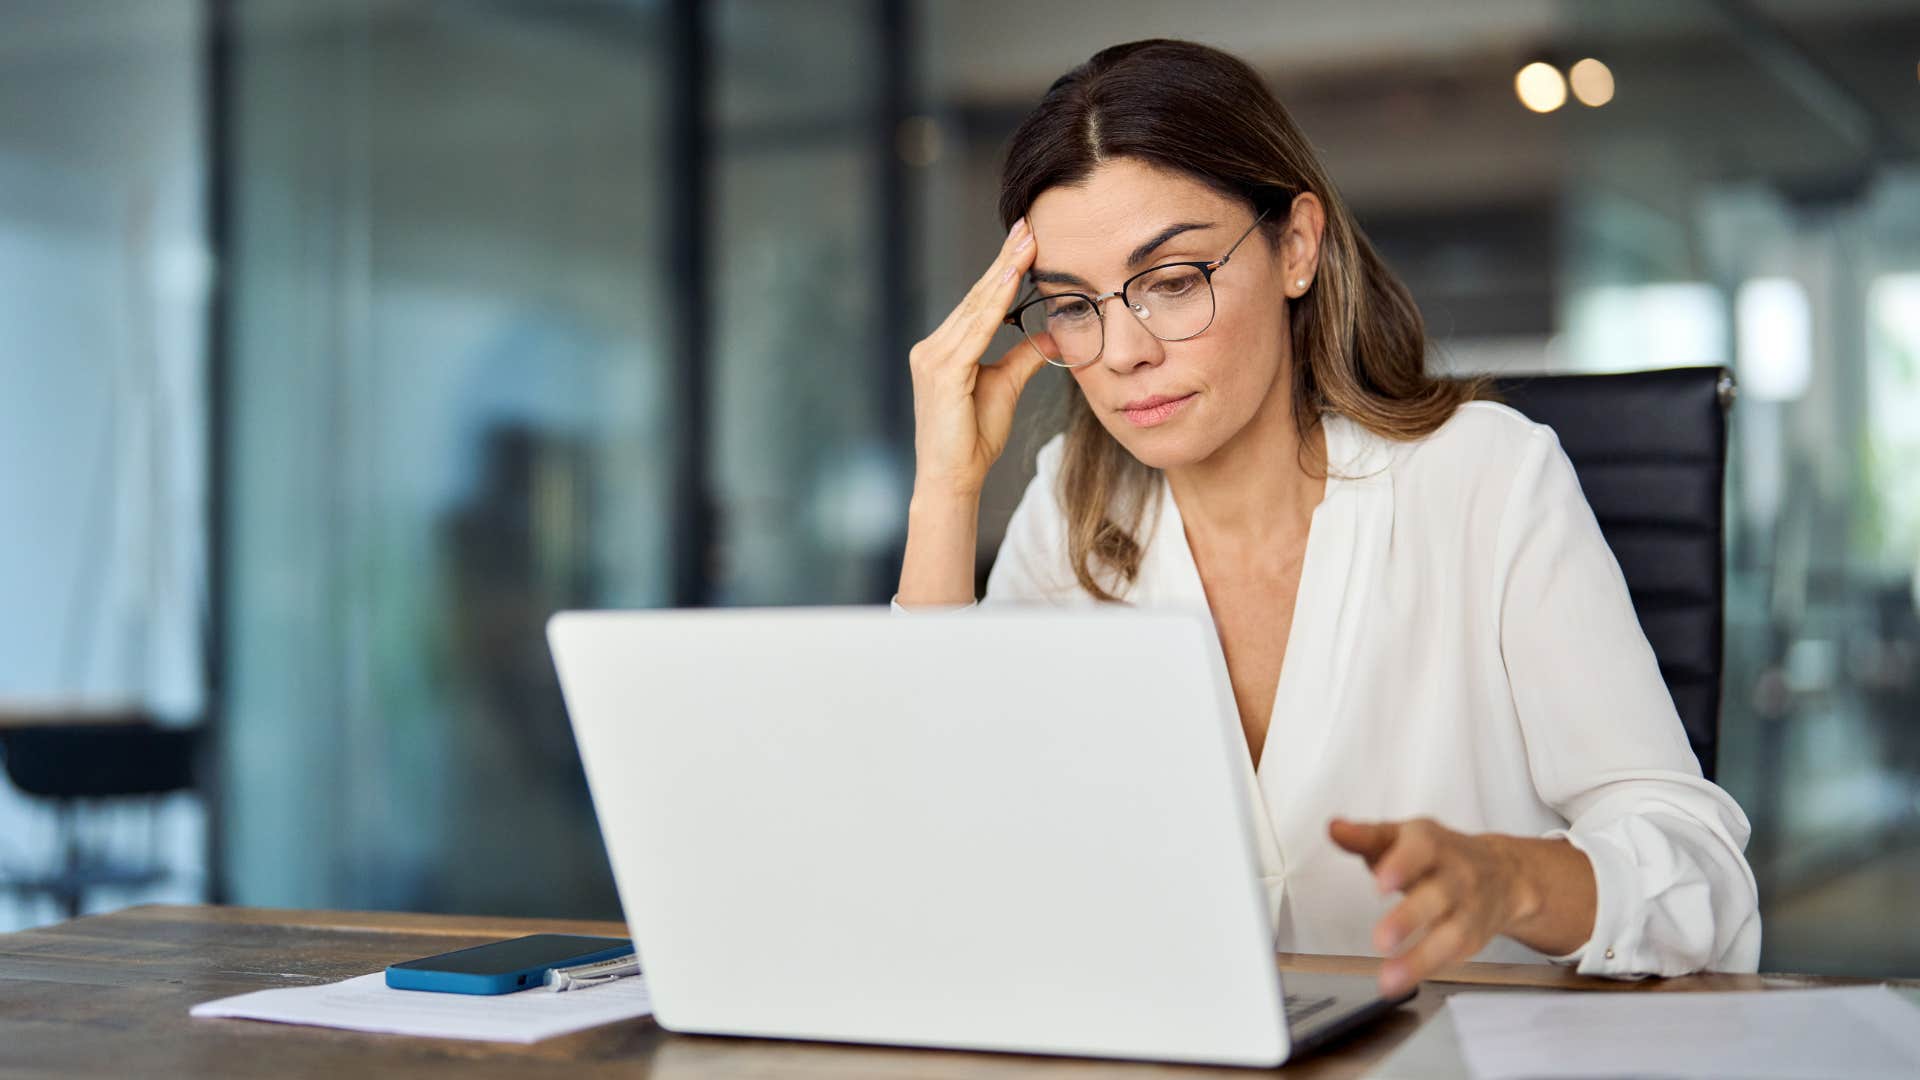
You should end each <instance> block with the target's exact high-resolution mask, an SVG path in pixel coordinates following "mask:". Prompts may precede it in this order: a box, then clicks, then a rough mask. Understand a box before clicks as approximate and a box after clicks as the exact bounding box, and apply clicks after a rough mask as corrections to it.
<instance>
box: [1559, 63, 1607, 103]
mask: <svg viewBox="0 0 1920 1080" xmlns="http://www.w3.org/2000/svg"><path fill="white" fill-rule="evenodd" d="M1567 81H1568V82H1569V83H1572V84H1573V96H1574V97H1577V98H1579V99H1580V104H1582V105H1591V106H1592V107H1594V108H1596V109H1597V108H1599V107H1600V106H1602V105H1605V104H1606V103H1607V102H1609V101H1612V100H1613V71H1612V70H1611V69H1609V68H1608V67H1607V65H1605V64H1603V63H1601V62H1600V61H1598V60H1595V59H1594V58H1593V57H1591V56H1589V57H1587V58H1586V59H1585V60H1582V61H1580V62H1579V63H1577V64H1575V65H1573V68H1572V69H1571V70H1569V71H1568V72H1567Z"/></svg>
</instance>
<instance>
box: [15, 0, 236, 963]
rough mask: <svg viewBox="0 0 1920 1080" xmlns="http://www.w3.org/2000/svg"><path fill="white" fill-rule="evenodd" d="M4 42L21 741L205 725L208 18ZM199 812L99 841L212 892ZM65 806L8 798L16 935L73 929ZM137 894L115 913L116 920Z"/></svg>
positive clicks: (126, 814) (107, 903) (187, 808)
mask: <svg viewBox="0 0 1920 1080" xmlns="http://www.w3.org/2000/svg"><path fill="white" fill-rule="evenodd" d="M4 24H5V32H4V33H0V727H4V726H6V725H11V724H18V725H29V724H43V723H47V722H50V721H51V720H57V719H59V718H68V719H71V718H74V717H81V718H85V717H89V716H100V715H108V714H111V715H115V716H131V715H138V716H143V717H146V718H148V719H150V720H152V721H154V722H157V723H161V724H166V725H191V724H193V723H195V722H196V721H197V720H198V719H199V718H200V717H201V715H202V712H203V710H204V707H205V704H206V694H205V681H204V679H205V657H204V655H203V652H202V641H203V636H202V630H203V626H204V622H205V615H206V573H205V567H206V551H207V523H206V513H207V506H206V500H207V483H206V477H207V440H206V437H205V436H206V428H205V412H206V400H205V393H204V390H205V379H206V375H205V372H206V368H205V341H206V320H207V306H206V305H207V295H208V284H209V276H210V275H209V263H208V256H207V248H206V235H205V220H204V213H203V204H204V192H205V185H206V172H205V168H204V146H205V142H204V138H205V136H204V131H203V127H202V124H201V110H200V99H201V68H200V64H199V57H200V38H201V26H202V23H201V19H200V10H199V6H198V4H197V3H195V2H194V0H154V2H153V3H144V4H140V5H128V4H124V3H119V2H117V0H21V2H18V3H12V4H9V5H8V6H7V8H6V11H5V13H4ZM202 821H203V819H202V813H201V806H200V803H199V800H197V799H195V798H192V797H190V796H181V797H178V798H173V799H169V800H167V801H165V802H164V803H163V804H162V805H160V806H158V807H156V808H149V807H145V806H136V807H124V806H122V807H114V806H100V807H90V808H88V809H87V811H86V812H85V813H83V814H81V815H79V820H78V821H77V823H76V829H77V833H76V836H77V838H78V839H79V841H80V842H81V843H83V844H84V845H85V846H86V847H87V848H88V849H89V850H91V851H93V852H94V853H95V854H97V855H103V856H106V857H109V858H113V859H117V860H126V859H135V860H140V861H145V860H146V859H148V858H150V857H157V858H159V859H160V860H162V861H163V862H164V863H165V864H167V865H168V866H170V868H171V873H170V875H169V877H168V878H167V879H166V880H165V881H163V882H162V883H161V885H160V886H159V888H158V889H157V890H148V891H147V893H146V894H145V895H148V896H157V897H172V898H191V897H195V896H198V895H200V893H201V890H202V888H203V885H204V874H205V844H204V828H203V824H202ZM57 822H58V819H57V815H56V809H55V806H54V804H52V803H51V802H49V801H47V800H44V799H28V798H27V797H25V796H23V795H21V794H20V793H19V792H18V791H17V790H16V789H15V788H14V787H13V786H12V785H10V784H7V783H4V782H0V929H4V928H7V927H10V926H13V925H19V924H22V923H27V922H37V921H42V920H44V919H48V918H52V917H54V916H55V915H56V914H57V910H58V909H57V908H55V907H54V906H53V904H52V902H51V898H50V896H49V895H48V894H47V893H46V892H44V891H34V892H16V891H15V888H14V886H15V885H16V884H17V883H19V882H20V881H22V880H23V879H40V880H44V879H45V878H46V877H47V876H48V875H49V874H51V873H53V872H54V871H55V870H56V869H57V867H58V865H59V861H60V858H61V843H62V841H61V835H60V833H59V831H58V825H57ZM130 898H131V897H130V894H128V893H127V892H126V891H125V890H123V889H108V890H101V891H99V892H97V893H96V894H94V895H91V896H90V897H89V898H88V899H87V904H88V906H89V907H92V908H100V907H117V906H119V905H121V904H123V903H125V902H127V901H128V900H129V899H130Z"/></svg>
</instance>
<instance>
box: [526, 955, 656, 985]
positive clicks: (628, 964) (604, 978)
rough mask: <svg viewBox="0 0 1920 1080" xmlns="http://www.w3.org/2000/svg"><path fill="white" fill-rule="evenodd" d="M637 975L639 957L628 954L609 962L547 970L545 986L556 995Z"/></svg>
mask: <svg viewBox="0 0 1920 1080" xmlns="http://www.w3.org/2000/svg"><path fill="white" fill-rule="evenodd" d="M638 974H640V957H639V955H638V954H637V953H628V954H627V955H625V956H616V957H614V958H613V959H611V960H596V961H594V962H593V963H590V964H575V965H574V966H572V967H563V968H561V967H557V968H548V969H547V980H546V985H547V989H548V990H551V991H553V992H554V993H556V994H557V993H560V992H561V991H563V990H581V989H584V988H586V987H589V986H599V985H600V984H602V983H609V982H612V981H613V980H615V979H621V978H625V977H626V976H628V975H638Z"/></svg>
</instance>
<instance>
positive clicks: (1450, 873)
mask: <svg viewBox="0 0 1920 1080" xmlns="http://www.w3.org/2000/svg"><path fill="white" fill-rule="evenodd" d="M1328 832H1329V834H1330V835H1331V836H1332V837H1333V842H1334V843H1336V844H1338V845H1340V846H1341V847H1343V848H1345V849H1346V850H1348V851H1351V852H1353V853H1354V854H1355V855H1358V856H1360V857H1361V858H1363V859H1365V860H1367V866H1368V868H1370V869H1371V870H1372V871H1373V878H1374V881H1375V883H1376V884H1377V885H1378V886H1379V888H1380V892H1381V893H1382V894H1386V893H1390V892H1400V893H1402V894H1404V895H1403V896H1402V898H1401V900H1400V903H1399V904H1397V905H1395V907H1394V908H1393V910H1392V911H1389V912H1387V914H1386V917H1385V918H1382V919H1381V920H1380V922H1379V923H1378V924H1377V925H1376V926H1375V927H1374V930H1373V945H1374V948H1375V949H1377V950H1378V951H1379V952H1380V953H1381V955H1383V956H1388V957H1390V959H1388V961H1387V962H1386V964H1385V966H1383V967H1382V968H1381V970H1380V992H1381V993H1382V994H1383V995H1385V996H1388V997H1393V996H1397V995H1399V994H1402V993H1405V992H1406V991H1408V990H1410V989H1412V988H1413V987H1414V986H1415V985H1416V984H1418V983H1419V982H1420V980H1422V979H1425V978H1428V977H1430V976H1432V975H1433V974H1434V973H1435V972H1437V971H1439V970H1440V969H1441V968H1443V967H1445V966H1447V965H1448V964H1454V963H1458V962H1460V961H1462V960H1465V959H1467V958H1468V957H1470V956H1472V955H1473V954H1474V953H1477V952H1479V951H1480V950H1481V949H1482V948H1484V947H1485V946H1486V944H1487V942H1489V941H1492V940H1493V938H1494V936H1495V935H1497V934H1502V933H1510V932H1511V931H1512V929H1513V928H1514V927H1516V926H1518V925H1520V924H1523V923H1526V922H1528V921H1529V920H1531V919H1533V918H1534V916H1535V915H1536V914H1537V913H1538V911H1539V892H1538V890H1536V889H1534V888H1533V887H1532V881H1531V880H1530V879H1531V878H1532V875H1531V874H1530V871H1531V870H1532V869H1533V867H1532V866H1531V865H1530V862H1531V859H1530V854H1531V853H1530V852H1529V850H1528V848H1527V847H1526V846H1525V845H1529V844H1538V843H1558V844H1563V845H1564V841H1535V840H1525V839H1522V838H1520V837H1512V836H1502V835H1499V834H1496V833H1480V834H1468V833H1459V832H1454V831H1453V830H1452V829H1449V828H1446V827H1445V826H1443V825H1440V824H1439V823H1437V822H1435V821H1433V820H1432V819H1430V818H1419V819H1416V820H1413V821H1397V822H1379V823H1375V824H1361V823H1358V822H1352V821H1347V820H1345V819H1344V818H1335V819H1334V820H1333V823H1332V825H1331V826H1330V827H1329V829H1328ZM1565 846H1568V847H1570V846H1571V845H1565ZM1575 857H1576V858H1580V857H1579V856H1578V854H1577V853H1576V854H1575ZM1581 861H1582V862H1584V861H1585V860H1584V859H1581ZM1591 921H1592V919H1591V916H1590V915H1589V917H1588V923H1589V925H1591ZM1416 937H1417V940H1416ZM1583 940H1584V939H1583ZM1410 941H1411V942H1412V944H1411V945H1410V946H1408V947H1407V948H1406V949H1405V951H1404V952H1400V953H1399V955H1397V956H1396V955H1394V954H1395V952H1396V951H1398V950H1400V949H1401V947H1402V946H1403V945H1407V943H1408V942H1410ZM1569 951H1570V950H1569Z"/></svg>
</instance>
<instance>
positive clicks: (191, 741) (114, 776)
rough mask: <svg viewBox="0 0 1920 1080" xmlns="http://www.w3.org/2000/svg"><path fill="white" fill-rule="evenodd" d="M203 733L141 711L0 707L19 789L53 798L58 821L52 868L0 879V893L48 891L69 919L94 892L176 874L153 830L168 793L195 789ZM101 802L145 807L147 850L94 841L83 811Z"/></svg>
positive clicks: (2, 748)
mask: <svg viewBox="0 0 1920 1080" xmlns="http://www.w3.org/2000/svg"><path fill="white" fill-rule="evenodd" d="M200 748H201V738H200V730H199V729H197V728H180V727H162V726H159V725H157V724H155V723H154V722H153V720H152V718H151V717H148V716H147V715H145V714H144V713H141V712H139V711H135V710H69V711H61V710H57V709H54V708H44V709H34V710H26V709H21V710H12V711H4V712H0V759H4V761H5V765H6V772H7V778H8V779H9V780H10V781H12V783H13V785H14V786H15V787H17V788H18V789H19V790H20V791H22V792H24V793H26V794H27V795H30V796H33V797H35V798H39V799H44V800H47V801H49V802H50V803H52V804H53V807H54V811H55V814H56V816H57V817H58V820H59V825H60V841H59V854H58V857H57V860H56V862H55V864H54V865H51V866H46V867H43V868H40V869H37V870H29V871H27V872H26V873H25V874H24V875H19V876H15V874H14V872H13V871H12V870H11V869H9V870H7V871H6V872H5V873H4V875H3V876H0V890H4V891H7V892H11V893H15V894H17V895H20V896H22V897H26V898H31V897H35V896H47V897H51V898H52V899H53V900H54V901H55V902H56V903H58V904H59V905H60V908H61V911H62V912H64V913H65V915H66V917H67V918H73V917H74V916H77V915H79V914H80V912H81V910H82V908H83V907H84V906H85V901H86V897H87V893H88V892H89V891H90V890H93V889H135V888H141V887H145V886H151V885H155V884H159V883H160V882H163V881H165V880H167V878H168V877H169V876H171V874H172V871H171V870H170V869H169V868H168V865H167V863H166V860H165V857H164V855H163V853H162V851H161V848H160V844H159V839H158V836H157V824H156V821H157V808H158V804H159V801H160V799H161V798H162V797H164V796H167V795H171V794H173V793H175V792H180V791H189V790H193V789H194V788H196V787H197V786H198V778H199V775H200V768H199V757H200ZM105 801H113V802H118V803H127V802H134V803H139V804H143V806H144V809H145V811H146V813H145V818H146V826H147V835H146V843H145V846H144V850H143V851H141V852H140V853H139V854H138V855H137V856H134V857H132V858H127V857H124V856H120V855H116V854H115V853H114V852H113V851H111V850H109V849H108V848H107V847H106V846H105V845H95V844H92V843H89V842H88V840H87V839H86V837H85V835H84V830H83V825H84V824H85V822H86V818H87V816H88V815H87V813H86V812H87V811H89V810H92V809H97V808H98V804H99V803H101V802H105Z"/></svg>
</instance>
